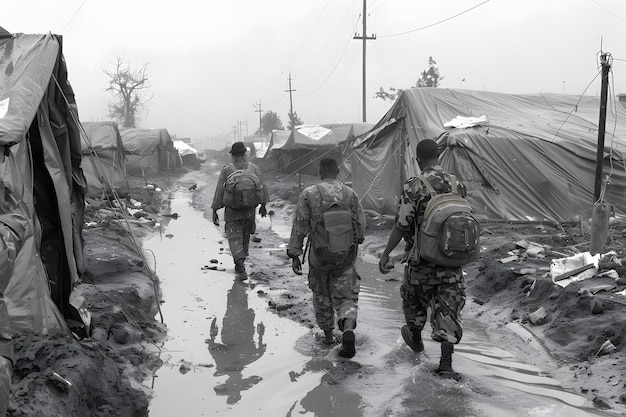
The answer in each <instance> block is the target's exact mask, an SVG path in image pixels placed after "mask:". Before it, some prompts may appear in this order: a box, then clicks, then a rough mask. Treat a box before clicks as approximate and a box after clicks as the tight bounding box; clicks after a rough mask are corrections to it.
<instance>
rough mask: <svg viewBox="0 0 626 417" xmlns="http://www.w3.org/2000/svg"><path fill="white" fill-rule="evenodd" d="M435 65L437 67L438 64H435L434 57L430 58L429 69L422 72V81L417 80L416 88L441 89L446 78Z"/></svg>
mask: <svg viewBox="0 0 626 417" xmlns="http://www.w3.org/2000/svg"><path fill="white" fill-rule="evenodd" d="M435 65H437V62H435V60H434V59H433V57H432V56H429V57H428V69H427V70H424V71H422V75H421V77H420V79H419V80H417V83H415V87H439V85H440V84H441V81H442V80H443V79H444V78H445V77H442V76H441V74H440V73H439V68H437V67H436V66H435Z"/></svg>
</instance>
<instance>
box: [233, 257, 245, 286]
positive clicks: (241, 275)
mask: <svg viewBox="0 0 626 417" xmlns="http://www.w3.org/2000/svg"><path fill="white" fill-rule="evenodd" d="M235 276H236V277H237V279H240V280H241V281H245V280H247V279H248V273H247V272H246V266H245V265H244V261H243V259H239V260H237V261H235Z"/></svg>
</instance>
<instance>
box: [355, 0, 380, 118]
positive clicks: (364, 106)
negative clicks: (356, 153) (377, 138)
mask: <svg viewBox="0 0 626 417" xmlns="http://www.w3.org/2000/svg"><path fill="white" fill-rule="evenodd" d="M366 33H367V0H363V36H360V35H359V34H357V33H355V34H354V39H361V40H363V122H364V123H365V122H367V108H366V100H367V96H366V94H367V93H366V91H367V88H366V87H367V76H366V70H365V68H366V63H367V60H366V59H365V51H366V49H367V48H366V47H367V41H368V40H369V39H371V40H375V39H376V35H372V36H366V35H365V34H366Z"/></svg>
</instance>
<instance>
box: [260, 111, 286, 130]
mask: <svg viewBox="0 0 626 417" xmlns="http://www.w3.org/2000/svg"><path fill="white" fill-rule="evenodd" d="M284 129H285V128H284V127H283V122H282V120H280V117H279V116H278V114H276V112H273V111H271V110H270V111H268V112H267V113H265V114H264V115H263V117H261V129H260V130H261V132H260V133H261V135H262V136H269V135H270V134H271V133H272V131H273V130H284ZM256 133H257V134H259V130H257V131H256Z"/></svg>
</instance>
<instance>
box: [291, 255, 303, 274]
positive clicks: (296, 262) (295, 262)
mask: <svg viewBox="0 0 626 417" xmlns="http://www.w3.org/2000/svg"><path fill="white" fill-rule="evenodd" d="M291 269H293V272H295V273H296V275H302V262H300V257H299V256H295V257H293V258H291Z"/></svg>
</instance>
